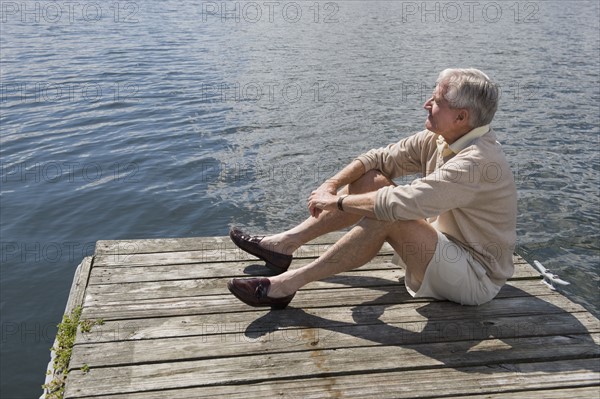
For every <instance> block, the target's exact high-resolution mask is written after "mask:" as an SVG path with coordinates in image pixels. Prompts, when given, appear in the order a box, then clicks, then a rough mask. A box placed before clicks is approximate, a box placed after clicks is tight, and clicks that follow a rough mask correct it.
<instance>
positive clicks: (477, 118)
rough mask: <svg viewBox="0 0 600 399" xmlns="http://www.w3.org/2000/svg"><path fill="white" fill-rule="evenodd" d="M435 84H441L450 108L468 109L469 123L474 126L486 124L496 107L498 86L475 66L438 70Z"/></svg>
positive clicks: (494, 112)
mask: <svg viewBox="0 0 600 399" xmlns="http://www.w3.org/2000/svg"><path fill="white" fill-rule="evenodd" d="M436 83H437V85H442V89H443V91H442V93H443V95H444V99H446V101H448V104H449V105H450V107H451V108H466V109H468V110H469V115H470V116H469V124H470V125H471V127H473V128H475V127H478V126H483V125H487V124H488V123H490V122H491V121H492V119H493V118H494V114H496V110H497V109H498V99H499V90H498V86H497V85H496V84H495V83H493V82H492V81H491V80H490V78H489V77H488V76H487V75H486V74H485V73H483V72H481V71H480V70H478V69H475V68H468V69H445V70H443V71H442V72H440V74H439V76H438V78H437V81H436Z"/></svg>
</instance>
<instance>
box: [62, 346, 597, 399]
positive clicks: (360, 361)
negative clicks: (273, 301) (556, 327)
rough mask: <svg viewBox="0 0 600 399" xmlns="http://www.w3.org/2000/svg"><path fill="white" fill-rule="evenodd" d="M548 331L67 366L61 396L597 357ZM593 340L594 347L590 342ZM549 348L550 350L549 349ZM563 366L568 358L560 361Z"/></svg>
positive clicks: (592, 349)
mask: <svg viewBox="0 0 600 399" xmlns="http://www.w3.org/2000/svg"><path fill="white" fill-rule="evenodd" d="M591 337H592V338H593V339H594V342H595V344H591V343H590V340H589V336H578V335H571V336H551V337H533V338H517V339H504V340H497V339H490V340H484V341H481V342H480V343H479V344H478V345H477V346H476V347H475V348H476V349H474V348H473V347H472V342H470V341H466V342H465V341H459V342H443V343H427V344H424V345H423V344H417V345H406V346H376V347H358V348H340V349H333V350H310V349H311V348H310V347H309V348H306V349H307V350H306V351H301V352H286V353H266V354H264V355H262V354H261V355H251V356H239V357H233V358H217V359H209V360H192V361H178V362H173V363H159V364H152V365H150V364H144V365H134V366H120V367H110V368H95V369H94V368H93V369H91V370H90V371H89V372H88V373H85V374H84V373H83V372H82V371H80V370H72V371H71V372H70V374H69V377H70V378H69V380H67V385H66V395H65V396H66V397H76V396H86V395H88V396H89V395H94V394H97V395H104V394H113V393H114V394H116V393H128V392H139V391H144V390H157V389H173V388H183V387H193V386H203V385H204V386H208V385H223V384H248V383H254V382H261V381H265V380H269V379H273V378H277V379H283V378H286V379H288V378H308V377H317V376H335V375H338V374H341V375H344V374H356V373H365V372H366V373H369V372H382V371H386V370H389V371H397V370H402V369H404V370H410V369H414V368H424V367H453V368H455V367H473V366H484V365H489V364H496V363H497V364H502V363H505V362H510V363H515V362H525V361H537V362H540V361H554V360H567V359H583V358H591V357H597V356H598V355H599V354H600V353H599V351H598V346H597V343H598V342H599V341H600V337H599V336H598V334H593V335H591ZM594 345H595V346H594ZM548 348H552V350H548ZM564 367H565V370H568V367H569V365H568V362H564Z"/></svg>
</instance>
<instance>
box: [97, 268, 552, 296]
mask: <svg viewBox="0 0 600 399" xmlns="http://www.w3.org/2000/svg"><path fill="white" fill-rule="evenodd" d="M196 271H197V270H190V268H185V267H184V268H183V272H181V273H177V274H175V273H173V276H171V274H169V275H168V276H169V278H176V279H175V280H170V279H167V278H164V279H163V280H158V279H159V278H160V274H158V273H155V270H154V268H150V269H148V271H147V272H146V273H144V272H143V271H141V270H139V271H132V270H128V271H127V273H123V274H125V275H126V276H127V279H128V280H129V279H135V280H145V279H148V280H146V281H132V282H123V283H116V282H114V283H106V284H90V285H89V286H88V289H87V291H86V305H88V306H93V305H95V304H98V303H102V304H105V305H111V304H116V303H122V302H124V301H137V300H145V299H159V298H173V297H186V296H198V295H217V294H222V293H224V292H226V291H225V287H226V286H227V281H229V279H230V278H231V277H247V275H237V276H236V275H229V276H223V277H211V278H202V277H193V278H186V279H181V280H180V279H179V278H182V277H183V276H189V275H190V274H189V273H190V272H192V273H193V272H196ZM108 273H110V274H108V275H106V276H102V277H100V276H99V275H96V281H98V280H99V279H102V281H105V280H104V279H105V278H106V279H107V280H108V279H110V281H118V279H119V277H120V275H113V274H112V273H111V271H109V272H108ZM230 273H233V271H232V270H231V271H230ZM182 275H183V276H182ZM403 277H404V271H402V270H401V269H398V268H396V267H393V266H389V264H388V263H385V262H384V263H380V264H379V263H369V264H368V265H365V266H363V267H361V268H359V269H355V270H353V271H349V272H345V273H340V274H338V275H336V276H334V277H331V278H328V279H325V280H323V281H316V282H313V283H311V284H309V285H307V286H306V287H305V289H324V288H342V287H356V286H360V287H373V286H385V285H398V284H400V285H403V284H404V283H403V280H400V279H401V278H403ZM519 280H521V279H519ZM523 280H527V279H523ZM92 281H93V280H92ZM511 281H512V280H511ZM540 288H541V287H540ZM540 291H547V287H545V286H544V290H540Z"/></svg>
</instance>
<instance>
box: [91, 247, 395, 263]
mask: <svg viewBox="0 0 600 399" xmlns="http://www.w3.org/2000/svg"><path fill="white" fill-rule="evenodd" d="M330 248H335V246H334V244H314V245H303V246H302V247H300V248H299V249H298V250H297V251H296V252H294V259H314V258H318V257H319V256H321V255H322V254H324V253H325V252H326V251H327V250H329V249H330ZM379 254H380V255H393V250H392V247H390V245H389V244H384V245H383V247H382V248H381V250H380V251H379ZM256 260H258V258H257V257H255V256H253V255H250V254H249V253H247V252H245V251H243V250H241V249H239V248H237V247H235V248H229V247H225V246H216V245H212V244H203V246H202V247H200V248H198V249H196V250H192V251H179V252H153V253H141V254H140V253H127V254H122V253H114V254H110V253H107V254H100V255H95V256H94V263H95V264H97V265H98V266H105V267H131V266H159V265H176V264H188V263H215V262H241V261H256Z"/></svg>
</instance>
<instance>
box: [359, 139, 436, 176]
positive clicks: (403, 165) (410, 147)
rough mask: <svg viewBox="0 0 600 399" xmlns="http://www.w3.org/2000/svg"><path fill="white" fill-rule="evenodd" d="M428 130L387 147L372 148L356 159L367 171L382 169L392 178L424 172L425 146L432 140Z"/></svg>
mask: <svg viewBox="0 0 600 399" xmlns="http://www.w3.org/2000/svg"><path fill="white" fill-rule="evenodd" d="M429 134H432V133H431V132H428V131H426V130H425V131H422V132H419V133H417V134H414V135H412V136H410V137H407V138H405V139H403V140H400V141H399V142H398V143H396V144H390V145H388V146H387V147H382V148H378V149H373V150H370V151H368V152H366V153H364V154H362V155H360V156H358V157H357V158H356V159H357V160H359V161H361V162H362V164H363V165H364V167H365V171H369V170H372V169H377V170H380V171H381V172H382V173H383V174H384V175H386V176H387V177H389V178H390V179H395V178H397V177H400V176H405V175H409V174H414V173H423V172H424V169H425V162H424V160H426V158H424V152H425V151H424V148H425V147H426V145H427V141H428V140H430V138H428V135H429Z"/></svg>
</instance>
